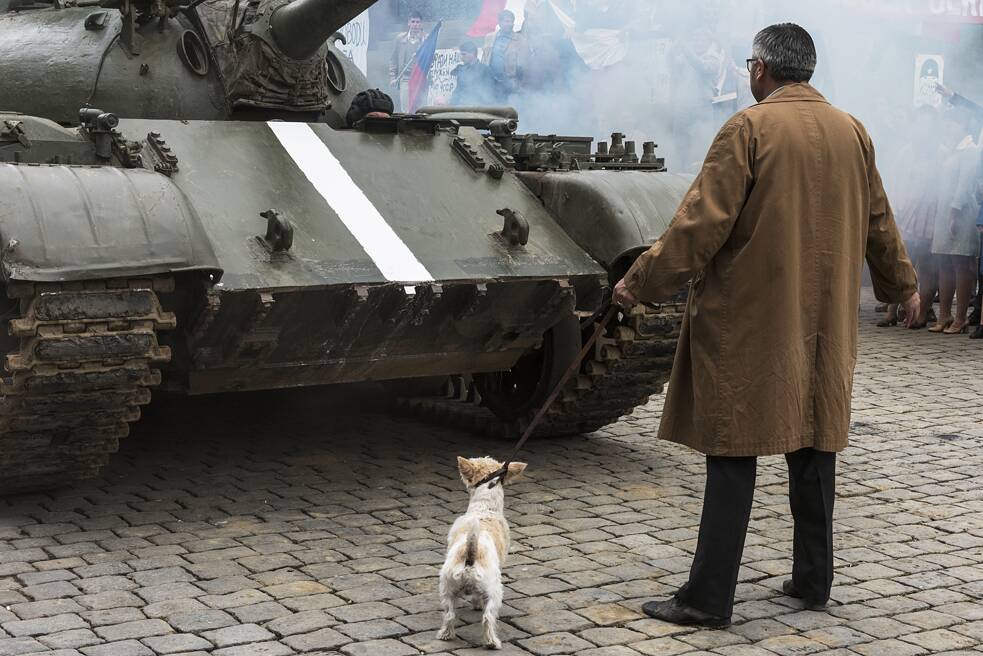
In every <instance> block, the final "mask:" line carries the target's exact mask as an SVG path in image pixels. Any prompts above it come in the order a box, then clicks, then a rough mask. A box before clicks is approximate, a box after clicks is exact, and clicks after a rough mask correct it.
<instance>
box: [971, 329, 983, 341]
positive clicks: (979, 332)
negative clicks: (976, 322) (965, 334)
mask: <svg viewBox="0 0 983 656" xmlns="http://www.w3.org/2000/svg"><path fill="white" fill-rule="evenodd" d="M969 338H970V339H983V326H976V329H975V330H974V331H973V332H972V333H971V334H970V336H969Z"/></svg>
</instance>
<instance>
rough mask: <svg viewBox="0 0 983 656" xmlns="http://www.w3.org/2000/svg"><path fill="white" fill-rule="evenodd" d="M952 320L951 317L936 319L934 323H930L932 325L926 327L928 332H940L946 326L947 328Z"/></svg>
mask: <svg viewBox="0 0 983 656" xmlns="http://www.w3.org/2000/svg"><path fill="white" fill-rule="evenodd" d="M952 322H953V318H952V317H949V318H948V319H944V320H942V321H936V322H935V323H933V324H932V327H931V328H929V329H928V332H930V333H941V332H943V331H944V330H945V329H946V328H948V327H949V326H951V325H952Z"/></svg>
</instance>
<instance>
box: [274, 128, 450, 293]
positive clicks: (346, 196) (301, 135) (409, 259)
mask: <svg viewBox="0 0 983 656" xmlns="http://www.w3.org/2000/svg"><path fill="white" fill-rule="evenodd" d="M267 125H268V126H269V127H270V130H272V131H273V134H274V135H276V138H277V139H279V140H280V144H281V145H282V146H283V148H284V150H286V151H287V153H288V154H289V155H290V157H291V158H292V159H293V161H294V163H296V164H297V167H298V168H299V169H300V170H301V171H303V173H304V175H305V176H306V177H307V179H308V180H309V181H310V183H311V184H312V185H314V188H315V189H316V190H317V192H318V193H319V194H321V196H322V197H323V198H324V200H325V201H327V203H328V205H330V206H331V209H332V210H334V212H335V214H337V215H338V218H340V219H341V221H342V223H344V224H345V227H346V228H348V231H349V232H351V233H352V236H353V237H355V240H356V241H357V242H358V243H359V244H360V245H361V246H362V248H363V249H364V250H365V252H366V253H367V254H368V256H369V257H370V258H372V261H373V262H374V263H375V265H376V267H377V268H378V269H379V271H381V272H382V275H383V276H385V277H386V280H390V281H393V282H403V283H412V282H430V281H432V280H433V279H434V278H433V276H432V275H430V272H429V271H427V268H426V267H425V266H423V264H421V263H420V260H418V259H417V258H416V256H415V255H414V254H413V252H412V251H411V250H410V249H409V247H408V246H407V245H406V244H405V243H403V240H402V239H400V238H399V235H397V234H396V232H395V231H394V230H393V229H392V226H390V225H389V224H388V223H386V220H385V219H384V218H383V217H382V214H380V213H379V210H378V209H376V207H375V205H373V204H372V201H371V200H369V199H368V197H367V196H366V195H365V192H363V191H362V190H361V188H359V186H358V184H357V183H356V182H355V181H354V180H352V177H351V176H350V175H349V174H348V171H346V170H345V167H344V166H343V165H342V163H341V162H339V161H338V158H337V157H335V156H334V154H333V153H332V152H331V150H330V149H329V148H328V145H327V144H326V143H324V142H323V141H321V138H320V137H318V136H317V134H316V133H315V132H314V130H313V129H311V126H309V125H308V124H306V123H290V122H285V121H270V122H268V123H267ZM406 291H407V292H409V293H412V288H407V290H406Z"/></svg>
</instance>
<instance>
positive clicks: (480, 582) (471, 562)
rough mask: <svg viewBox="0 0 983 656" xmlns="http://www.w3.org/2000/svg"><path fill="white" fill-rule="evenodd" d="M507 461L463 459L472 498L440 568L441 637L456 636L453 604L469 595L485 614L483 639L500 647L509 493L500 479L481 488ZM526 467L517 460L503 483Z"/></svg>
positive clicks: (459, 463)
mask: <svg viewBox="0 0 983 656" xmlns="http://www.w3.org/2000/svg"><path fill="white" fill-rule="evenodd" d="M501 467H502V463H500V462H498V461H496V460H494V459H492V458H472V459H470V460H468V459H466V458H461V457H458V459H457V468H458V470H459V471H460V472H461V480H463V481H464V484H465V486H467V488H468V493H469V494H470V496H471V501H470V502H469V503H468V511H467V512H466V513H464V515H462V516H461V517H458V518H457V521H455V522H454V525H453V526H451V530H450V533H448V535H447V556H446V557H445V558H444V566H443V567H442V568H441V569H440V603H441V606H442V607H443V609H444V622H443V626H441V627H440V632H439V633H437V639H438V640H452V639H453V638H454V635H455V634H454V623H455V622H456V621H457V614H456V612H455V609H454V604H455V602H456V601H457V599H459V598H464V599H470V600H471V607H472V608H474V609H475V610H482V609H484V612H483V613H482V616H481V625H482V628H483V630H484V637H483V639H484V643H485V646H486V647H489V648H491V649H501V648H502V641H501V640H499V639H498V635H497V633H496V632H495V624H496V622H497V621H498V613H499V611H500V610H501V608H502V596H503V594H504V590H503V589H502V565H503V564H504V562H505V556H506V554H508V552H509V525H508V522H506V521H505V513H504V510H505V492H504V491H503V489H502V485H501V484H499V483H498V482H497V479H496V484H495V486H494V487H489V485H490V484H489V483H485V484H484V485H480V486H478V485H477V484H478V483H480V482H481V480H482V479H484V478H486V477H487V476H489V475H490V474H492V473H494V472H495V471H497V470H499V469H501ZM525 468H526V464H525V463H523V462H513V463H511V464H510V465H509V471H508V473H507V474H506V475H505V480H504V483H506V484H507V483H511V482H512V481H514V480H515V479H516V478H517V477H518V476H519V475H520V474H521V473H522V472H523V471H524V470H525Z"/></svg>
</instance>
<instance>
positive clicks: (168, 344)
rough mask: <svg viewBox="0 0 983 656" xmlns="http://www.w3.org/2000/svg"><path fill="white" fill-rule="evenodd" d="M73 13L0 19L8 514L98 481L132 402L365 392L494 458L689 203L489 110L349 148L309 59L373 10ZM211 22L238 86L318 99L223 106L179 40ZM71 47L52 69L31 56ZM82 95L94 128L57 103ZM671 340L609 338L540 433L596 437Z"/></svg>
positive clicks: (663, 313)
mask: <svg viewBox="0 0 983 656" xmlns="http://www.w3.org/2000/svg"><path fill="white" fill-rule="evenodd" d="M83 2H85V0H79V2H78V5H79V6H72V7H61V6H60V5H59V6H45V5H30V6H24V5H21V6H19V7H18V8H17V11H12V12H10V13H8V14H6V15H4V16H2V17H0V44H2V46H0V47H2V48H8V50H7V51H6V52H5V53H4V57H3V58H0V59H2V64H0V68H2V69H3V73H4V74H5V75H7V76H8V78H7V79H11V78H10V76H13V78H14V79H15V80H19V82H17V84H15V85H13V88H14V92H13V93H11V94H9V95H5V96H4V97H3V99H2V100H0V102H3V103H5V104H6V103H10V106H9V107H8V108H7V109H8V111H0V273H2V284H3V287H4V294H2V298H3V299H4V300H3V303H4V305H5V307H4V308H3V314H2V316H3V319H4V322H5V323H6V324H7V326H8V331H7V333H8V334H7V335H5V336H4V337H3V338H2V340H0V348H2V349H3V352H4V356H5V360H4V363H5V373H4V376H3V379H2V381H0V405H2V412H0V447H2V448H0V490H2V491H3V492H5V493H10V492H18V491H25V490H33V489H41V488H47V487H54V486H59V485H65V484H71V483H73V482H76V481H80V480H84V479H86V478H90V477H93V476H95V475H97V474H98V472H99V470H100V468H101V467H103V466H104V465H105V464H106V463H107V462H108V460H109V458H110V456H111V454H112V453H113V452H114V451H116V449H117V448H118V445H119V440H120V439H121V438H123V437H125V436H126V435H127V434H128V430H129V425H130V424H131V423H132V422H134V421H136V420H137V419H138V418H139V416H140V407H141V406H142V405H144V404H146V403H148V402H149V401H150V395H151V390H152V389H155V388H158V389H164V390H167V391H170V392H174V393H181V394H188V395H198V394H213V393H219V392H240V391H247V390H272V389H279V388H290V387H300V386H315V385H328V384H346V383H364V382H367V381H382V382H384V385H385V387H386V388H387V389H388V390H389V391H390V393H391V394H392V395H393V396H394V403H395V405H396V406H397V407H398V408H401V409H403V410H405V411H408V412H413V413H417V414H419V415H421V416H423V417H426V418H428V419H429V420H432V421H439V422H441V423H450V424H453V425H457V426H462V427H466V428H468V429H472V430H480V431H484V432H489V433H493V434H495V435H499V436H502V437H514V436H516V435H517V434H518V433H519V431H521V430H522V429H523V428H524V427H525V426H526V425H527V423H528V421H529V419H530V418H531V416H532V414H533V412H534V411H535V410H536V409H537V408H538V407H539V405H540V404H541V403H542V402H543V401H544V400H545V398H546V396H547V395H548V393H549V392H550V391H551V389H552V388H553V386H554V385H555V384H556V382H557V381H558V380H559V378H560V376H561V375H562V373H563V372H564V371H565V370H566V369H567V367H568V366H569V365H570V363H571V362H572V361H573V360H574V358H575V356H576V354H577V351H578V350H579V348H580V346H581V344H582V343H583V339H584V338H585V335H586V334H587V333H589V332H590V330H591V329H592V327H593V326H594V324H595V322H596V320H597V319H598V317H599V316H600V315H601V313H603V312H604V311H605V309H606V305H607V303H608V302H609V298H610V288H611V286H612V284H613V282H614V281H615V280H617V279H618V278H619V277H620V276H621V275H622V274H623V273H624V272H625V271H626V270H627V268H628V266H629V265H630V264H631V262H632V261H633V260H634V258H635V257H636V256H637V255H638V254H639V253H640V252H642V251H643V250H644V249H646V248H648V247H649V246H650V245H651V244H652V243H653V242H654V241H655V240H656V239H657V238H658V237H659V235H660V234H661V233H662V232H663V231H664V230H665V228H666V227H667V225H668V221H669V219H670V218H671V216H672V214H673V213H674V211H675V209H676V207H677V205H678V203H679V200H680V199H681V197H682V195H683V194H684V193H685V190H686V188H687V187H688V183H689V181H688V180H687V179H685V178H683V177H681V176H676V175H673V174H670V173H668V172H666V169H665V166H664V162H663V161H662V160H661V159H660V158H658V157H657V156H656V154H655V145H654V144H651V143H646V144H644V145H643V147H642V152H641V154H638V153H637V152H636V148H635V144H634V143H633V142H630V141H625V138H624V135H621V134H618V133H615V134H614V135H612V140H611V142H610V143H600V144H597V146H596V147H595V145H594V142H593V140H592V139H590V138H581V137H568V136H562V135H536V134H522V133H521V132H520V131H519V130H518V125H519V124H518V117H517V115H516V114H515V112H514V110H511V109H508V108H488V107H461V108H447V107H433V108H423V109H421V110H420V112H419V113H417V114H414V115H398V114H397V115H393V116H385V115H380V116H371V117H369V118H365V119H363V120H361V121H359V122H358V123H357V124H356V125H355V126H354V127H347V126H345V123H344V121H343V120H342V117H343V116H344V115H345V114H346V112H347V106H345V105H344V104H343V101H345V100H346V99H348V98H350V97H353V96H354V94H355V93H357V92H358V91H359V90H361V89H362V88H364V86H365V81H364V78H362V77H361V76H360V74H357V69H354V68H353V67H351V66H349V65H348V64H345V63H344V62H343V61H341V59H340V58H339V57H336V59H337V61H338V62H340V64H341V65H340V67H339V68H338V69H337V70H340V71H343V72H344V74H345V76H346V78H345V79H346V83H345V85H343V86H344V89H343V91H337V88H336V87H335V86H332V84H331V83H330V79H331V78H330V74H329V72H328V71H329V70H330V64H329V59H330V55H331V53H333V52H335V51H334V50H333V49H332V47H331V46H330V45H328V44H326V43H325V41H326V40H329V39H330V38H331V35H332V34H333V33H334V31H335V30H336V29H338V28H339V27H340V26H341V24H342V23H344V22H345V21H347V20H349V19H350V18H351V17H353V16H354V15H356V14H357V13H358V12H359V11H361V10H363V9H364V8H365V7H366V6H367V5H369V4H371V3H370V2H343V1H335V0H295V1H294V2H293V3H287V2H279V3H275V4H267V3H264V1H263V0H260V1H259V2H251V3H244V4H243V7H245V8H243V7H240V6H238V5H234V4H230V3H224V2H219V1H218V0H213V1H212V2H210V3H207V2H206V3H192V4H191V5H188V6H177V5H172V4H169V2H165V3H163V4H161V3H155V4H154V5H153V7H154V8H153V9H151V6H150V5H147V6H145V7H144V8H143V10H141V9H140V5H138V4H128V5H124V6H123V7H122V8H121V9H120V8H115V9H111V8H106V7H96V6H93V7H85V6H81V5H82V4H83ZM104 4H105V2H104ZM161 8H163V9H161ZM223 8H224V9H223ZM219 9H222V11H225V14H224V15H225V16H226V18H227V19H229V20H232V19H234V20H232V23H231V24H232V27H230V28H229V29H228V31H226V32H225V33H224V34H225V35H226V37H229V40H228V41H227V42H225V43H233V44H238V45H235V47H241V48H253V47H255V48H256V50H254V51H250V52H253V55H251V56H255V57H258V59H256V60H252V59H249V60H248V61H249V62H254V64H255V61H260V62H262V63H263V64H262V65H263V67H265V68H262V67H258V66H259V65H258V64H256V65H255V66H254V67H253V69H251V70H254V71H259V70H266V71H283V70H286V69H284V68H283V66H287V67H288V68H289V67H292V66H295V65H297V64H298V62H302V63H303V62H308V63H310V70H308V73H310V71H311V70H313V71H314V73H311V75H312V76H313V77H303V76H300V77H294V78H290V79H291V80H293V82H296V83H297V84H299V85H300V87H299V88H302V89H304V90H307V91H309V92H310V93H308V94H307V95H305V94H304V93H299V92H298V93H287V94H286V95H284V96H282V98H281V100H282V102H279V103H277V102H272V101H269V99H270V98H271V97H273V96H272V95H270V94H273V92H272V91H270V90H269V89H268V88H266V87H263V88H262V89H259V90H258V91H257V90H256V89H255V87H250V88H252V89H253V91H251V92H250V93H252V94H253V95H252V96H251V100H250V101H249V102H247V101H246V99H245V98H246V95H248V94H246V93H245V92H243V95H240V96H236V95H235V94H232V95H230V93H229V88H230V84H231V83H230V81H229V77H228V76H227V75H225V74H221V75H213V72H214V70H215V68H216V67H219V68H221V67H222V66H223V64H222V63H221V62H222V61H223V59H222V58H223V57H228V56H229V55H228V50H227V49H228V47H230V46H228V45H224V46H223V45H221V44H219V43H218V42H217V41H213V40H211V37H210V36H208V35H209V33H208V32H207V31H206V30H204V29H203V28H202V27H201V26H202V25H203V24H205V23H207V20H205V21H202V20H200V17H201V16H202V15H203V14H204V12H206V11H210V10H214V11H216V12H218V13H221V12H220V11H219ZM250 11H253V12H255V13H253V14H250V13H249V12H250ZM126 12H131V13H130V14H129V15H127V14H126ZM154 12H158V13H161V14H163V15H157V13H154ZM94 16H95V17H94ZM250 16H251V17H252V18H249V17H250ZM281 19H282V21H281ZM131 20H132V25H131V26H130V27H127V21H131ZM100 21H101V22H102V23H103V24H104V25H103V27H102V28H93V27H91V25H90V24H93V23H98V22H100ZM48 29H50V30H52V31H56V30H57V31H61V32H60V33H59V34H60V35H59V36H58V37H57V38H53V37H52V36H50V35H49V36H47V37H44V38H42V37H39V36H38V34H37V33H38V32H39V31H40V32H44V31H45V30H48ZM131 29H132V34H130V35H129V36H126V34H127V30H131ZM116 31H118V32H119V34H118V35H116V36H114V35H113V34H114V32H116ZM189 33H194V34H195V35H196V37H193V38H197V39H199V40H200V41H201V43H202V44H203V47H204V49H203V50H201V51H200V53H201V58H195V57H190V59H191V63H192V64H195V65H196V66H197V68H198V69H199V71H200V72H197V73H196V72H195V71H194V70H192V69H190V68H189V64H188V62H187V61H185V59H186V58H187V57H188V51H182V50H181V49H180V48H181V46H182V45H185V46H186V45H187V44H188V43H190V42H191V41H189V39H192V40H193V38H192V37H188V36H187V35H188V34H189ZM161 35H166V36H167V38H166V39H165V38H164V37H163V36H161ZM283 35H290V36H289V41H290V46H289V49H287V48H286V46H287V43H286V42H287V40H288V39H287V37H286V36H283ZM18 39H21V44H22V45H21V47H20V48H13V47H12V46H11V44H12V43H16V42H17V40H18ZM255 39H259V41H260V43H258V44H257V43H256V42H255ZM278 39H282V40H283V48H281V45H279V43H280V41H279V40H278ZM66 43H67V44H69V45H70V46H71V48H70V50H71V57H68V56H67V55H65V56H55V54H54V53H52V52H50V51H49V52H47V53H45V52H43V49H44V48H43V46H45V45H47V46H48V47H49V49H50V48H51V47H52V46H51V45H50V44H57V48H61V47H62V45H64V44H66ZM28 44H32V47H36V48H37V50H36V51H28V49H27V45H28ZM93 44H95V45H93ZM242 44H245V45H242ZM250 44H251V45H250ZM83 46H84V47H83ZM66 47H67V46H66ZM222 48H226V50H225V51H224V54H223V51H222ZM182 52H184V54H182ZM241 52H245V51H244V50H243V51H240V53H239V54H237V55H236V57H237V59H236V61H238V62H239V64H238V66H239V68H238V69H237V70H246V69H247V68H249V66H251V65H253V64H244V63H243V62H244V61H247V59H246V58H245V56H240V55H241ZM257 52H258V53H259V54H256V53H257ZM309 53H313V54H311V55H310V57H309V58H308V59H307V60H304V56H305V55H307V54H309ZM206 62H207V63H206ZM83 64H85V65H83ZM144 64H146V65H147V66H148V67H149V72H146V73H143V74H142V75H141V73H140V71H141V70H142V69H143V65H144ZM29 66H45V67H47V68H46V71H47V73H46V74H45V75H44V76H43V78H41V79H45V80H46V81H49V82H50V83H51V84H50V86H51V88H55V86H56V84H55V83H56V82H57V83H58V84H64V87H63V89H64V93H54V92H52V93H47V94H46V93H43V92H44V91H45V89H40V90H39V89H37V88H36V82H33V80H36V79H38V76H37V74H36V73H35V74H34V75H33V76H32V78H31V79H32V84H34V85H35V86H34V91H33V93H28V92H27V91H26V90H25V89H24V88H23V85H25V84H26V82H25V80H26V79H27V74H28V69H27V68H26V67H29ZM100 68H101V71H100V70H99V69H100ZM223 70H232V69H224V68H223ZM290 70H296V69H290ZM189 71H190V72H191V73H192V74H193V75H196V76H197V77H196V78H191V77H189V75H188V73H189ZM317 71H324V74H325V75H326V76H328V77H321V78H319V77H317V76H318V75H320V74H319V73H317ZM154 75H157V76H158V78H157V83H159V86H156V85H155V84H148V85H147V86H144V82H145V81H146V80H145V78H146V79H150V78H151V77H152V76H154ZM272 77H276V76H271V78H272ZM93 79H95V80H96V81H97V82H98V84H96V85H95V87H92V86H91V83H92V80H93ZM286 79H287V78H283V80H286ZM312 80H313V82H311V81H312ZM111 81H112V83H110V82H111ZM116 81H118V83H117V82H116ZM293 82H292V83H293ZM309 82H310V84H308V83H309ZM292 83H291V84H292ZM322 83H323V84H322ZM72 85H74V86H72ZM247 86H248V85H247ZM287 86H290V85H289V84H287V83H286V82H284V83H283V84H279V83H277V84H273V85H272V87H274V88H275V89H279V90H281V91H282V90H283V89H284V88H286V87H287ZM338 86H342V85H338ZM7 88H12V87H11V86H9V85H8V87H7ZM60 88H61V87H60ZM92 88H95V93H94V94H93V96H92V99H93V101H94V100H96V99H98V100H99V103H100V104H99V105H96V104H94V102H77V100H78V93H77V92H79V91H80V90H81V91H86V90H91V89H92ZM239 88H240V90H242V89H246V88H247V87H246V86H241V87H239ZM291 88H294V87H291ZM275 89H274V90H275ZM331 89H335V91H334V92H332V91H331ZM73 90H74V91H73ZM321 92H323V93H321ZM264 94H265V95H264ZM273 95H275V94H273ZM261 97H262V98H266V100H267V101H269V102H267V101H260V100H257V99H258V98H261ZM73 98H74V99H76V100H75V101H73ZM315 99H316V101H315ZM81 100H85V98H84V97H83V98H81ZM73 102H74V105H75V108H74V110H73V112H72V113H71V114H69V113H68V108H69V106H70V105H71V104H72V103H73ZM318 103H321V104H318ZM0 109H3V108H0ZM681 316H682V306H681V305H680V304H679V303H672V304H667V305H663V306H657V307H650V308H639V309H636V310H633V311H632V312H626V313H623V314H622V315H620V316H619V317H618V319H617V321H616V322H615V324H614V325H611V326H610V327H609V329H608V330H607V332H606V333H605V335H604V336H603V337H602V339H601V340H600V341H599V342H598V344H597V346H596V347H595V348H594V349H593V350H592V352H591V353H590V354H589V356H588V358H587V359H586V361H585V362H584V363H583V364H582V365H581V369H580V372H579V375H578V376H576V377H575V380H574V381H572V383H571V384H570V386H569V388H567V389H565V390H564V392H563V394H562V396H561V398H560V400H559V401H558V402H557V404H555V406H554V407H553V408H552V410H551V413H550V415H549V417H548V420H547V422H546V424H545V425H544V426H543V427H542V428H541V429H540V431H541V434H545V435H572V434H579V433H583V432H589V431H592V430H595V429H597V428H600V427H602V426H604V425H606V424H608V423H611V422H613V421H615V420H616V419H618V417H620V416H621V415H622V414H625V413H628V412H630V411H631V410H632V409H633V408H634V407H636V406H638V405H639V404H642V403H645V402H646V401H647V399H648V396H649V395H651V394H654V393H657V392H659V391H660V390H661V388H662V385H663V383H664V382H665V380H666V379H667V376H668V372H669V369H670V366H671V362H672V357H673V352H674V349H675V343H676V337H677V335H678V331H679V326H680V319H681Z"/></svg>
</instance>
